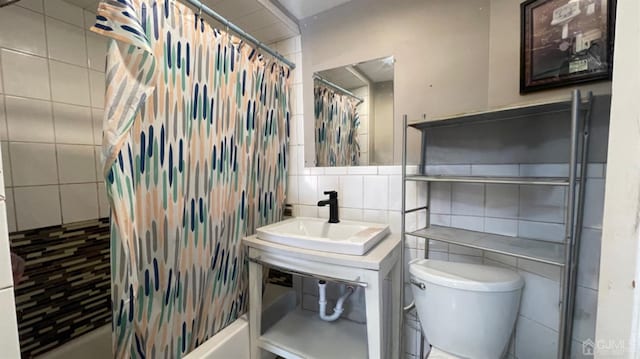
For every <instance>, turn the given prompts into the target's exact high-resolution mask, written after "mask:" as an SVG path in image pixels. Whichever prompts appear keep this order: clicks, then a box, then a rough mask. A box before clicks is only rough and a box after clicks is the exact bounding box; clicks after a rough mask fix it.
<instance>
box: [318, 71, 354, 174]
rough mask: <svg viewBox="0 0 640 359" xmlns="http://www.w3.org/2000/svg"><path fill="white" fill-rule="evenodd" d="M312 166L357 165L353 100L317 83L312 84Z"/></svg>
mask: <svg viewBox="0 0 640 359" xmlns="http://www.w3.org/2000/svg"><path fill="white" fill-rule="evenodd" d="M313 92H314V96H313V98H314V102H315V103H314V115H315V138H316V166H319V167H333V166H357V165H359V164H360V145H359V143H358V126H359V125H360V119H359V118H358V112H357V111H356V107H357V100H355V99H353V98H351V97H349V96H345V95H341V94H339V93H337V92H335V91H334V90H332V89H330V88H329V87H326V86H324V85H322V84H321V83H319V82H317V81H316V83H315V85H314V91H313Z"/></svg>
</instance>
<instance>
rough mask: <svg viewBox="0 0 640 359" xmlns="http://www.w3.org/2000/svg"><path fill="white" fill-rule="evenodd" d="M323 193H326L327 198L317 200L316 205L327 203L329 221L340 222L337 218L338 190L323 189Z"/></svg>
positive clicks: (321, 205) (320, 205) (322, 205)
mask: <svg viewBox="0 0 640 359" xmlns="http://www.w3.org/2000/svg"><path fill="white" fill-rule="evenodd" d="M324 194H328V195H329V199H325V200H323V201H319V202H318V207H324V206H326V205H329V223H340V219H339V218H338V192H336V191H324Z"/></svg>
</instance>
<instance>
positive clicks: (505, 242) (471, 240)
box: [406, 225, 565, 267]
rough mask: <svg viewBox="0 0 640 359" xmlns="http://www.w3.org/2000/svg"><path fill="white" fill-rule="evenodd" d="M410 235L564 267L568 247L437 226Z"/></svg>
mask: <svg viewBox="0 0 640 359" xmlns="http://www.w3.org/2000/svg"><path fill="white" fill-rule="evenodd" d="M406 234H407V235H410V236H416V237H422V238H427V239H433V240H436V241H440V242H446V243H451V244H457V245H459V246H464V247H469V248H475V249H481V250H483V251H488V252H494V253H500V254H506V255H509V256H513V257H518V258H523V259H529V260H532V261H536V262H541V263H547V264H552V265H556V266H561V267H562V266H564V255H565V252H564V251H565V245H564V243H562V242H548V241H541V240H536V239H527V238H519V237H509V236H501V235H498V234H490V233H484V232H476V231H469V230H466V229H458V228H451V227H442V226H433V225H432V226H430V227H428V228H423V229H419V230H417V231H413V232H407V233H406Z"/></svg>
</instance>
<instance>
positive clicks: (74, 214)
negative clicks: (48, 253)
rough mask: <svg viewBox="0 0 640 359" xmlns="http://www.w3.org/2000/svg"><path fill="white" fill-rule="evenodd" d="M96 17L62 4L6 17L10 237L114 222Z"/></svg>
mask: <svg viewBox="0 0 640 359" xmlns="http://www.w3.org/2000/svg"><path fill="white" fill-rule="evenodd" d="M45 5H46V6H45ZM94 18H95V15H93V14H92V13H90V12H87V11H83V10H82V9H81V8H79V7H77V6H74V5H70V4H67V3H65V2H63V1H60V0H47V1H34V0H28V1H20V2H18V3H17V4H16V5H13V6H9V7H4V8H2V10H0V66H1V72H2V85H3V86H2V87H1V88H2V90H1V91H0V93H1V94H0V141H2V142H1V145H2V155H3V158H2V159H3V164H4V169H5V172H4V180H5V186H6V189H5V191H6V197H7V209H8V223H9V231H10V232H13V231H16V230H27V229H33V228H40V227H46V226H52V225H60V224H62V223H72V222H77V221H82V220H87V219H96V218H99V217H105V216H107V215H108V205H107V200H106V195H105V192H104V186H102V185H101V183H100V182H101V178H102V175H101V174H100V172H101V171H100V170H99V167H100V166H99V165H98V164H97V161H98V159H99V145H100V143H101V131H102V126H101V123H102V108H103V97H104V59H105V49H106V41H105V40H104V39H103V38H102V37H100V36H98V35H96V34H93V33H90V32H88V31H86V30H85V29H87V28H88V27H89V26H90V25H91V24H92V22H93V19H94Z"/></svg>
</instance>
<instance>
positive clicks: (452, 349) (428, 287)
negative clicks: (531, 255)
mask: <svg viewBox="0 0 640 359" xmlns="http://www.w3.org/2000/svg"><path fill="white" fill-rule="evenodd" d="M409 273H410V275H411V281H412V283H414V285H412V286H411V289H412V291H413V298H414V300H415V304H416V309H417V310H418V317H419V318H420V323H421V324H422V329H423V331H424V334H425V336H426V337H427V339H428V340H429V342H430V343H431V345H433V346H434V347H436V348H438V349H440V350H442V351H444V352H447V353H450V354H453V355H455V356H458V357H461V358H472V359H496V358H501V357H502V355H503V354H504V352H505V350H506V348H507V345H508V344H509V339H510V338H511V333H512V332H513V329H514V326H515V322H516V318H517V317H518V308H519V306H520V294H521V293H522V287H523V285H524V281H523V280H522V277H520V275H519V274H518V273H516V272H514V271H512V270H508V269H505V268H499V267H492V266H486V265H480V264H468V263H457V262H444V261H437V260H429V259H415V260H413V261H411V262H410V263H409ZM421 284H424V286H422V285H421ZM420 287H423V288H424V289H421V288H420Z"/></svg>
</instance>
